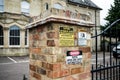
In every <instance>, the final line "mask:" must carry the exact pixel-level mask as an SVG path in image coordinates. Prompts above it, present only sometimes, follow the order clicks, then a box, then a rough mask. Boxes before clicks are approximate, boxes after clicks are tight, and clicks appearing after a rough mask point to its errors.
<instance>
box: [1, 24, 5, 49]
mask: <svg viewBox="0 0 120 80" xmlns="http://www.w3.org/2000/svg"><path fill="white" fill-rule="evenodd" d="M0 28H1V29H0V34H1V31H2V35H0V38H2V44H0V47H3V46H4V30H3V27H2V26H1V25H0Z"/></svg>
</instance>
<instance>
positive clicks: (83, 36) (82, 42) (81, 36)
mask: <svg viewBox="0 0 120 80" xmlns="http://www.w3.org/2000/svg"><path fill="white" fill-rule="evenodd" d="M78 45H79V46H86V45H87V33H86V32H78Z"/></svg>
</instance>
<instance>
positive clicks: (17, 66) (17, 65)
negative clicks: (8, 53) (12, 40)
mask: <svg viewBox="0 0 120 80" xmlns="http://www.w3.org/2000/svg"><path fill="white" fill-rule="evenodd" d="M24 74H25V75H26V77H27V78H28V75H29V58H28V57H27V56H25V57H0V80H23V75H24Z"/></svg>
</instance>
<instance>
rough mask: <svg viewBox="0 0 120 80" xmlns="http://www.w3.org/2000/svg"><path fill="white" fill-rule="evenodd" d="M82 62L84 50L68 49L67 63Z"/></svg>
mask: <svg viewBox="0 0 120 80" xmlns="http://www.w3.org/2000/svg"><path fill="white" fill-rule="evenodd" d="M80 63H82V51H67V57H66V64H80Z"/></svg>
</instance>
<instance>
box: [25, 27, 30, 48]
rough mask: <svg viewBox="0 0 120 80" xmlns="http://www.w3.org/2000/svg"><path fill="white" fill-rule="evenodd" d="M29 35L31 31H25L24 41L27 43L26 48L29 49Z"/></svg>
mask: <svg viewBox="0 0 120 80" xmlns="http://www.w3.org/2000/svg"><path fill="white" fill-rule="evenodd" d="M26 33H27V35H26ZM28 33H29V30H28V29H26V30H25V40H24V41H25V44H24V45H25V47H29V34H28ZM26 43H27V44H26Z"/></svg>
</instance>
